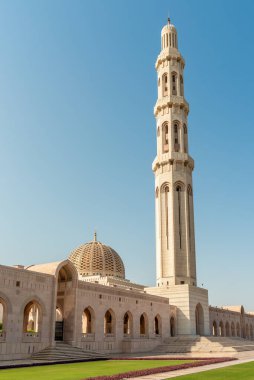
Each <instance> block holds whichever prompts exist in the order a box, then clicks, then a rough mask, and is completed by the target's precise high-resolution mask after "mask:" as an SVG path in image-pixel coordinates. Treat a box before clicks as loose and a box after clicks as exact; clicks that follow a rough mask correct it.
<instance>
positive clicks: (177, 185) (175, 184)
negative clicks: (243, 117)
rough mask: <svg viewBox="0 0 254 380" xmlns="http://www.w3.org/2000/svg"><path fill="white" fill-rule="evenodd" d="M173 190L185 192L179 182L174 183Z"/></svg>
mask: <svg viewBox="0 0 254 380" xmlns="http://www.w3.org/2000/svg"><path fill="white" fill-rule="evenodd" d="M174 190H175V191H184V190H185V184H184V183H183V182H181V181H176V182H175V183H174Z"/></svg>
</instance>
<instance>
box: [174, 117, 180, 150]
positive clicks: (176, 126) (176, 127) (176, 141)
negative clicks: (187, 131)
mask: <svg viewBox="0 0 254 380" xmlns="http://www.w3.org/2000/svg"><path fill="white" fill-rule="evenodd" d="M173 128H174V151H175V152H179V150H180V144H179V124H178V122H177V121H174V123H173Z"/></svg>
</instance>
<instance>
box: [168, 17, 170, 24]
mask: <svg viewBox="0 0 254 380" xmlns="http://www.w3.org/2000/svg"><path fill="white" fill-rule="evenodd" d="M169 24H170V18H169V17H168V25H169Z"/></svg>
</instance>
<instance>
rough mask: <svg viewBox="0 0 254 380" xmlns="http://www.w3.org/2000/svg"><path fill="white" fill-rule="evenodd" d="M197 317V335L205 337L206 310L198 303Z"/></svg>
mask: <svg viewBox="0 0 254 380" xmlns="http://www.w3.org/2000/svg"><path fill="white" fill-rule="evenodd" d="M195 317H196V334H197V335H204V310H203V308H202V306H201V304H200V303H198V304H197V306H196V310H195Z"/></svg>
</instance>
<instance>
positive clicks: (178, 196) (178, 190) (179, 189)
mask: <svg viewBox="0 0 254 380" xmlns="http://www.w3.org/2000/svg"><path fill="white" fill-rule="evenodd" d="M175 189H176V207H177V225H178V226H177V227H178V234H179V248H180V249H182V205H181V201H182V199H181V198H182V196H181V192H182V187H181V185H179V184H177V186H176V188H175Z"/></svg>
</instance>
